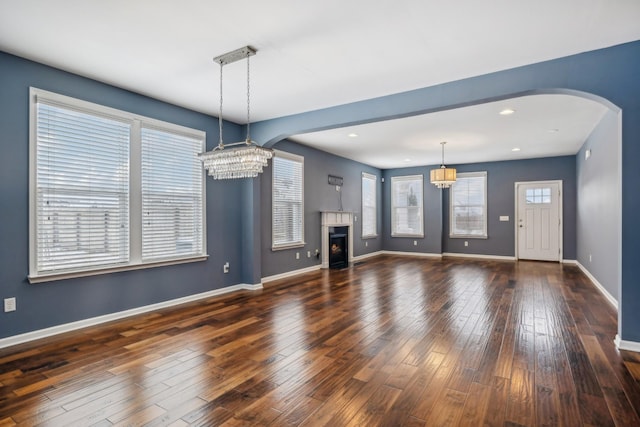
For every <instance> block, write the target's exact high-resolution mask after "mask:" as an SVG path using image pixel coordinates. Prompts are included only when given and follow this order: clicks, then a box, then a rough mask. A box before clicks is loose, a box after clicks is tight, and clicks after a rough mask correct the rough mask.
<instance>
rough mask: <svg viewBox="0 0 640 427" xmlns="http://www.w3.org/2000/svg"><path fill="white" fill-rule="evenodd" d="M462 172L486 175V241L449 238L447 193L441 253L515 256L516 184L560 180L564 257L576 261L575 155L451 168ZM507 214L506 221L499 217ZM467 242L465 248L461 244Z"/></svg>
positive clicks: (446, 192) (445, 196) (447, 194)
mask: <svg viewBox="0 0 640 427" xmlns="http://www.w3.org/2000/svg"><path fill="white" fill-rule="evenodd" d="M452 167H455V168H456V169H457V171H458V173H461V172H481V171H486V172H487V207H488V209H487V215H488V217H487V219H488V221H487V231H488V235H489V238H487V239H469V238H465V239H457V238H455V239H452V238H450V237H449V225H450V224H449V203H450V202H449V191H445V192H444V194H443V205H444V209H443V215H444V227H443V252H452V253H464V254H482V255H500V256H515V227H514V221H515V186H514V185H515V183H516V182H521V181H547V180H561V181H562V193H563V194H562V216H563V218H562V220H563V221H562V224H563V236H562V243H563V258H564V259H571V260H574V259H576V162H575V156H564V157H552V158H544V159H528V160H516V161H505V162H490V163H476V164H472V165H454V166H452ZM501 215H508V216H509V221H508V222H501V221H500V216H501ZM465 241H467V242H469V246H468V247H465V246H464V242H465Z"/></svg>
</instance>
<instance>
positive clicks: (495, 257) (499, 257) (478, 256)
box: [442, 252, 516, 261]
mask: <svg viewBox="0 0 640 427" xmlns="http://www.w3.org/2000/svg"><path fill="white" fill-rule="evenodd" d="M442 256H443V257H451V258H475V259H493V260H497V261H515V260H516V257H514V256H504V255H483V254H461V253H454V252H445V253H443V254H442Z"/></svg>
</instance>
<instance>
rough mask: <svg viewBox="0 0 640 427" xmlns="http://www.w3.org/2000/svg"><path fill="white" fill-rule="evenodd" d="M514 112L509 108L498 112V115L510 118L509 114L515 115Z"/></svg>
mask: <svg viewBox="0 0 640 427" xmlns="http://www.w3.org/2000/svg"><path fill="white" fill-rule="evenodd" d="M515 112H516V110H513V109H511V108H505V109H504V110H502V111H500V115H501V116H510V115H511V114H513V113H515Z"/></svg>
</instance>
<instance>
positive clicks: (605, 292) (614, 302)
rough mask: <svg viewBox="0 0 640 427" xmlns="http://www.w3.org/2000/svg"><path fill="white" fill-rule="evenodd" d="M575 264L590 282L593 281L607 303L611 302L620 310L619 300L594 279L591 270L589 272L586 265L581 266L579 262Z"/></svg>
mask: <svg viewBox="0 0 640 427" xmlns="http://www.w3.org/2000/svg"><path fill="white" fill-rule="evenodd" d="M575 264H576V265H577V266H578V268H580V270H581V271H582V272H583V273H584V275H585V276H587V277H588V278H589V280H591V282H592V283H593V284H594V286H595V287H596V288H598V290H599V291H600V293H601V294H602V295H604V297H605V298H606V299H607V301H609V303H611V305H613V306H614V307H615V308H616V310H617V309H618V300H617V299H615V298H614V297H613V295H611V294H610V293H609V291H607V289H606V288H605V287H604V286H602V284H601V283H600V282H598V279H596V278H595V277H593V275H592V274H591V272H589V270H587V269H586V267H585V266H584V265H582V264H580V263H579V262H578V261H576V262H575Z"/></svg>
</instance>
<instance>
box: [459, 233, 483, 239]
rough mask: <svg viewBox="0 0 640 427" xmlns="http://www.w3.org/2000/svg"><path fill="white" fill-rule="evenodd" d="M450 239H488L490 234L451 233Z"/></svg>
mask: <svg viewBox="0 0 640 427" xmlns="http://www.w3.org/2000/svg"><path fill="white" fill-rule="evenodd" d="M449 238H450V239H488V238H489V236H478V235H468V236H464V235H462V234H456V235H455V236H453V235H451V234H450V235H449Z"/></svg>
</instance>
